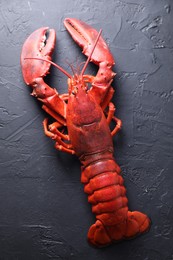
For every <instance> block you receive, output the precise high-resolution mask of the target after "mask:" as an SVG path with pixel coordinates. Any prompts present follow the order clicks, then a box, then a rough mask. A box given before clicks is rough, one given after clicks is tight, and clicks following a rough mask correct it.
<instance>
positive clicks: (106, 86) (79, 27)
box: [64, 18, 115, 110]
mask: <svg viewBox="0 0 173 260" xmlns="http://www.w3.org/2000/svg"><path fill="white" fill-rule="evenodd" d="M64 25H65V27H66V29H67V30H68V32H69V33H70V35H71V36H72V38H73V39H74V41H75V42H76V43H77V44H78V45H79V46H80V47H81V48H82V49H83V53H84V54H85V55H86V56H89V55H90V52H91V50H92V48H93V45H94V43H95V40H96V38H97V35H98V32H97V31H96V30H95V29H94V28H92V27H91V26H89V25H88V24H86V23H84V22H83V21H80V20H77V19H75V18H66V19H65V21H64ZM91 61H92V62H93V63H95V64H96V65H98V66H99V70H98V72H97V75H96V76H95V77H93V76H88V75H84V77H85V78H87V81H89V82H90V83H91V84H92V87H91V89H90V90H89V92H90V93H91V94H92V95H93V96H94V97H95V99H96V100H97V102H98V103H99V104H100V105H101V106H102V107H103V110H104V109H105V108H106V106H107V105H108V103H109V101H110V100H111V98H112V95H113V93H114V90H113V88H112V87H111V83H112V80H113V78H114V76H115V73H114V72H113V71H112V66H113V65H114V64H115V62H114V58H113V56H112V54H111V53H110V50H109V48H108V46H107V44H106V42H105V41H104V39H103V38H102V37H100V38H99V41H98V43H97V46H96V48H95V50H94V52H93V54H92V57H91Z"/></svg>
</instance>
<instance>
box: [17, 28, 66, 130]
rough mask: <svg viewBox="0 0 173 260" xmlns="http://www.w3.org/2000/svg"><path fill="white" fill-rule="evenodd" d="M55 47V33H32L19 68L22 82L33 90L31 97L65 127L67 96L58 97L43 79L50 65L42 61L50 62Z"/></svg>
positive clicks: (39, 30)
mask: <svg viewBox="0 0 173 260" xmlns="http://www.w3.org/2000/svg"><path fill="white" fill-rule="evenodd" d="M54 46H55V31H54V30H53V29H49V28H48V27H43V28H40V29H38V30H36V31H34V32H33V33H32V34H31V35H30V36H29V37H28V38H27V40H26V41H25V43H24V45H23V48H22V53H21V66H22V73H23V78H24V81H25V82H26V84H27V85H30V86H31V87H32V89H33V92H32V94H31V95H33V96H35V97H36V98H37V99H38V100H40V101H41V102H42V103H43V106H42V108H43V109H44V110H45V111H46V112H47V113H48V114H49V115H51V116H52V117H53V118H54V119H55V120H56V121H57V122H58V123H59V125H66V106H67V105H66V100H67V98H68V94H64V95H59V94H58V92H57V91H56V90H55V89H53V88H51V87H50V86H48V85H47V84H46V83H45V82H44V80H43V77H44V76H46V75H47V74H48V73H49V69H50V64H49V63H48V62H45V61H43V60H36V59H34V58H44V59H47V60H51V55H52V52H53V49H54Z"/></svg>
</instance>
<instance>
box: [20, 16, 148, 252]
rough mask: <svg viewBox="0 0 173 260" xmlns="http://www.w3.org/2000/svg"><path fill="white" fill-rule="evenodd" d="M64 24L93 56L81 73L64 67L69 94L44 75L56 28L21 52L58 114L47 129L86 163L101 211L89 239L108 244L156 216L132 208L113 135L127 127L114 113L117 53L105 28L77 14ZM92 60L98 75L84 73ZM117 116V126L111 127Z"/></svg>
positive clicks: (38, 93) (25, 69) (26, 71)
mask: <svg viewBox="0 0 173 260" xmlns="http://www.w3.org/2000/svg"><path fill="white" fill-rule="evenodd" d="M64 25H65V27H66V29H67V31H68V32H69V33H70V35H71V36H72V38H73V39H74V41H75V42H76V43H77V44H78V45H79V46H80V47H81V48H82V49H83V53H84V54H85V55H86V56H87V57H88V60H87V63H86V64H85V65H84V67H83V69H82V71H81V73H79V74H77V73H74V75H72V76H71V75H70V74H69V73H68V72H66V71H64V70H63V69H62V68H61V67H59V69H60V70H61V71H62V72H64V73H65V74H66V76H67V77H68V93H67V94H61V95H60V94H58V92H57V90H55V89H52V88H51V87H49V86H48V85H47V84H46V83H45V82H44V80H43V78H44V76H46V74H47V73H48V72H49V68H50V64H51V63H52V62H51V55H52V52H53V49H54V46H55V31H54V30H53V29H49V28H47V27H44V28H40V29H38V30H36V31H34V32H33V33H32V34H31V35H30V36H29V37H28V38H27V40H26V41H25V43H24V45H23V48H22V53H21V66H22V73H23V78H24V80H25V82H26V84H27V85H30V86H31V87H32V89H33V91H32V95H33V96H35V97H37V99H39V100H40V101H41V102H42V103H43V106H42V108H43V109H44V110H45V111H46V112H47V113H48V114H49V115H50V116H51V117H52V118H53V119H54V122H53V123H52V124H50V125H48V119H45V120H44V122H43V126H44V132H45V134H46V135H47V136H48V137H50V138H52V139H54V140H55V142H56V143H55V147H56V149H58V150H61V151H64V152H68V153H70V154H75V155H76V156H77V157H78V158H79V160H80V162H81V164H82V166H81V169H82V175H81V182H82V183H84V185H85V187H84V191H85V192H86V193H87V194H88V201H89V203H91V204H92V212H93V213H94V214H95V215H96V222H95V224H93V225H92V226H91V227H90V229H89V232H88V240H89V241H90V243H92V244H93V245H95V246H98V247H102V246H106V245H108V244H111V243H113V242H117V241H120V240H122V239H129V238H132V237H135V236H137V235H139V234H141V233H143V232H145V231H147V230H148V229H149V226H150V220H149V218H148V217H147V215H145V214H143V213H141V212H138V211H133V212H131V211H129V210H128V205H127V204H128V200H127V197H126V189H125V187H124V185H123V178H122V176H121V175H120V167H119V166H118V165H117V163H116V162H115V159H114V156H113V141H112V137H113V136H114V135H115V134H116V133H117V132H118V131H119V129H120V128H121V120H120V119H118V118H117V117H115V116H114V112H115V106H114V104H113V103H112V102H111V99H112V96H113V93H114V90H113V88H112V86H111V83H112V80H113V78H114V76H115V73H114V72H113V71H112V67H113V65H114V58H113V56H112V54H111V52H110V50H109V48H108V46H107V44H106V42H105V41H104V39H103V38H102V36H100V34H101V32H100V33H99V34H98V32H97V31H96V30H95V29H94V28H92V27H91V26H89V25H88V24H86V23H84V22H82V21H80V20H77V19H74V18H73V19H72V18H67V19H65V21H64ZM47 31H49V33H48V35H49V37H48V38H46V35H47ZM89 61H92V62H94V63H95V64H96V65H98V66H99V70H98V72H97V74H96V76H91V75H85V74H84V73H85V69H86V66H87V64H88V62H89ZM88 85H90V87H89V86H88ZM112 121H113V122H114V124H115V127H114V129H113V130H110V123H111V122H112ZM66 132H67V133H66Z"/></svg>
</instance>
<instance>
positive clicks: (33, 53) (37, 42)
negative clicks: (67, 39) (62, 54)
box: [21, 27, 55, 86]
mask: <svg viewBox="0 0 173 260" xmlns="http://www.w3.org/2000/svg"><path fill="white" fill-rule="evenodd" d="M54 46H55V30H53V29H49V28H48V27H43V28H40V29H38V30H36V31H34V32H33V33H32V34H31V35H30V36H29V37H28V38H27V39H26V41H25V43H24V45H23V48H22V52H21V67H22V73H23V78H24V80H25V82H26V84H27V85H31V86H34V84H35V81H36V79H38V78H42V77H44V76H46V75H47V74H48V71H49V68H50V64H49V63H48V62H44V61H41V60H34V59H32V60H31V59H29V58H35V57H42V58H46V59H49V60H50V59H51V55H52V52H53V50H54ZM26 58H28V59H26Z"/></svg>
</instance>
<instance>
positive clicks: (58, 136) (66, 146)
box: [43, 118, 75, 154]
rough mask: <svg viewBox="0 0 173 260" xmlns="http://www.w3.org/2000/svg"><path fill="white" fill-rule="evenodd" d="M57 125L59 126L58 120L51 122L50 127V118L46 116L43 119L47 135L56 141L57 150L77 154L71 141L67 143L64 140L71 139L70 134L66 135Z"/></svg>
mask: <svg viewBox="0 0 173 260" xmlns="http://www.w3.org/2000/svg"><path fill="white" fill-rule="evenodd" d="M57 126H58V127H59V125H58V124H57V122H55V123H53V124H51V125H50V126H49V129H48V119H47V118H46V119H45V120H44V121H43V128H44V133H45V135H46V136H48V137H50V138H51V139H53V140H55V141H56V144H55V148H56V149H57V150H60V151H64V152H67V153H70V154H75V151H74V150H73V148H72V145H71V143H65V142H64V141H63V140H62V139H64V140H65V141H69V135H65V134H63V133H62V132H60V131H59V130H58V128H57Z"/></svg>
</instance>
